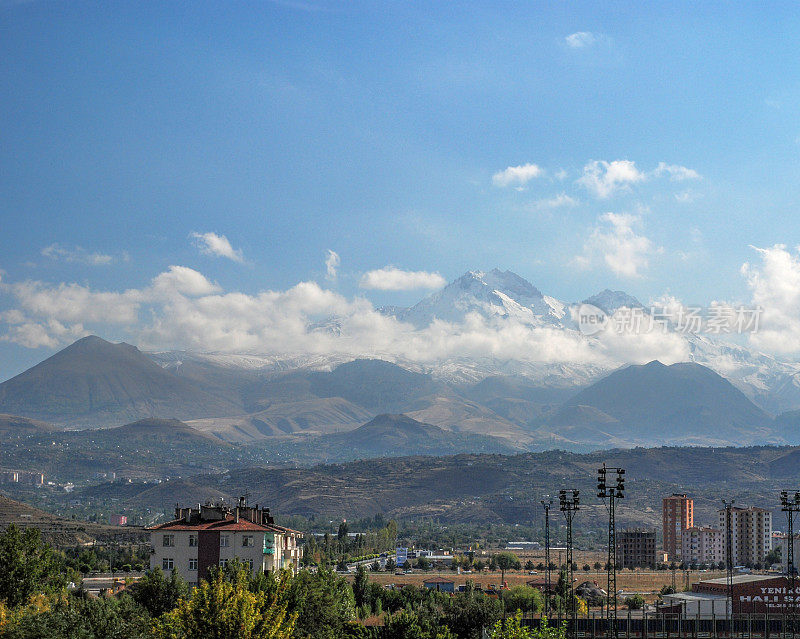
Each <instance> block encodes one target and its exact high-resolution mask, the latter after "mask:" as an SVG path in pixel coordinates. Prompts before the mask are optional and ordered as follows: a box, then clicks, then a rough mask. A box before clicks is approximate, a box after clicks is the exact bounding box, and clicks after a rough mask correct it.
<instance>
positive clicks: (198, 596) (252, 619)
mask: <svg viewBox="0 0 800 639" xmlns="http://www.w3.org/2000/svg"><path fill="white" fill-rule="evenodd" d="M226 577H227V576H226V575H225V574H224V572H223V571H221V570H217V571H215V572H214V574H213V575H212V577H211V579H210V580H209V581H206V580H201V581H200V585H199V586H198V587H197V588H196V589H195V590H194V591H192V594H191V596H190V597H189V598H187V599H181V600H180V601H179V602H178V606H177V608H175V610H173V611H171V612H168V613H166V614H165V615H163V616H161V617H160V618H159V619H157V620H156V622H155V624H154V632H155V636H156V637H158V638H161V639H209V638H211V637H213V638H214V639H290V637H291V636H292V631H293V629H294V624H295V620H296V615H294V614H291V613H289V612H288V611H287V602H286V593H287V590H288V574H284V575H282V576H281V578H280V581H279V583H278V587H277V589H276V592H274V593H273V594H271V595H270V594H268V593H266V592H257V593H254V592H251V591H250V588H249V586H250V580H249V575H248V573H247V571H246V570H244V569H242V570H240V571H239V572H238V573H237V574H236V576H235V578H234V579H233V580H230V579H229V578H226Z"/></svg>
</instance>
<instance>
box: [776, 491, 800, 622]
mask: <svg viewBox="0 0 800 639" xmlns="http://www.w3.org/2000/svg"><path fill="white" fill-rule="evenodd" d="M781 510H782V511H783V512H785V513H786V523H787V524H788V539H787V542H786V573H787V576H788V577H789V582H790V588H791V593H792V608H791V610H792V612H791V621H792V624H791V625H792V632H794V613H795V608H796V602H797V595H796V593H795V590H796V588H795V583H796V580H797V568H796V567H795V565H794V518H795V515H796V514H797V513H798V512H800V491H795V493H794V496H789V491H788V490H782V491H781Z"/></svg>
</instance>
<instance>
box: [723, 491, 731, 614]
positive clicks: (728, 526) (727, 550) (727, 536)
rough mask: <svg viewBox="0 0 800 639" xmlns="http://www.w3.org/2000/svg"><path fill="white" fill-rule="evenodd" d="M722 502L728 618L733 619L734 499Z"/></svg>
mask: <svg viewBox="0 0 800 639" xmlns="http://www.w3.org/2000/svg"><path fill="white" fill-rule="evenodd" d="M722 503H723V505H724V506H725V560H726V561H725V567H726V569H727V573H726V576H727V582H728V601H729V602H730V609H729V611H728V618H729V619H733V530H732V521H733V519H732V515H731V508H732V507H733V499H731V500H727V499H723V500H722Z"/></svg>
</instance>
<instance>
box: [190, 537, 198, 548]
mask: <svg viewBox="0 0 800 639" xmlns="http://www.w3.org/2000/svg"><path fill="white" fill-rule="evenodd" d="M189 546H190V547H191V548H194V547H195V546H197V535H189Z"/></svg>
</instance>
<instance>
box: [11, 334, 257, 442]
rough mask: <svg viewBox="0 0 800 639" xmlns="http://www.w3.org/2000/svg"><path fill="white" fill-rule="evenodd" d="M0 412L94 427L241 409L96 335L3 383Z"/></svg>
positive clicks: (129, 348) (128, 348)
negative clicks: (153, 418) (147, 418)
mask: <svg viewBox="0 0 800 639" xmlns="http://www.w3.org/2000/svg"><path fill="white" fill-rule="evenodd" d="M0 412H4V413H13V414H17V415H23V416H26V417H31V418H34V419H41V420H45V421H51V422H53V423H55V424H69V425H80V426H89V427H94V426H112V425H115V424H122V423H125V422H130V421H134V420H136V419H141V418H144V417H154V416H155V417H175V418H178V419H181V418H184V419H185V418H191V417H201V416H210V415H231V414H235V413H237V412H241V407H240V406H239V405H238V403H237V402H235V401H232V400H230V399H228V398H225V397H222V396H220V395H218V394H215V393H214V392H211V391H207V390H205V389H202V388H199V387H198V386H196V385H195V384H193V383H191V382H189V381H188V380H185V379H182V378H180V377H178V376H176V375H174V374H172V373H170V372H169V371H167V370H164V369H163V368H161V367H160V366H158V365H157V364H156V363H155V362H153V361H152V360H151V359H150V358H149V357H147V356H145V355H144V354H142V353H141V352H140V351H139V350H138V349H137V348H136V347H134V346H130V345H129V344H124V343H122V344H111V343H109V342H106V341H105V340H103V339H100V338H99V337H94V336H92V337H85V338H83V339H81V340H78V341H77V342H75V343H74V344H72V345H71V346H68V347H67V348H65V349H64V350H62V351H59V352H58V353H56V354H55V355H53V356H52V357H50V358H48V359H46V360H45V361H43V362H41V363H40V364H37V365H36V366H34V367H33V368H30V369H28V370H27V371H25V372H24V373H21V374H20V375H17V376H16V377H14V378H12V379H10V380H8V381H6V382H3V383H2V384H0Z"/></svg>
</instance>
